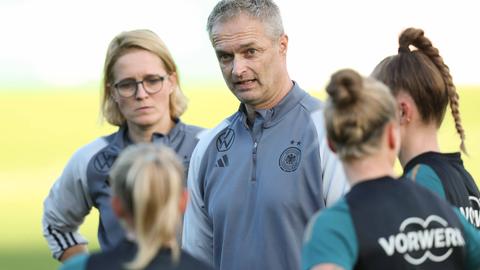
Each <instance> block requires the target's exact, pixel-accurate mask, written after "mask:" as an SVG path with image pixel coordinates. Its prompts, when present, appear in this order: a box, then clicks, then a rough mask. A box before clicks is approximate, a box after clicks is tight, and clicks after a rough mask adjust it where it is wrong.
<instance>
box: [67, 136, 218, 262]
mask: <svg viewBox="0 0 480 270" xmlns="http://www.w3.org/2000/svg"><path fill="white" fill-rule="evenodd" d="M183 171H184V170H183V168H182V164H181V163H180V161H179V159H178V157H176V156H175V153H174V152H173V151H172V150H171V149H169V148H166V147H163V146H156V145H153V144H150V143H149V144H146V143H140V144H136V145H131V146H129V147H127V148H126V149H125V150H124V151H123V152H122V153H121V154H120V156H119V157H118V159H117V160H116V161H115V163H114V165H113V166H112V169H111V170H110V177H109V179H110V184H111V185H112V199H111V204H112V209H113V212H114V213H115V215H116V216H117V217H118V218H119V220H121V221H122V222H121V223H122V225H123V226H124V228H125V230H126V231H127V234H126V237H125V238H124V239H123V240H122V241H121V242H120V243H119V244H118V245H117V246H115V247H114V248H113V249H111V250H109V251H105V252H100V253H94V254H92V255H90V256H88V255H79V256H75V257H74V258H72V259H70V260H68V261H67V262H66V263H65V264H64V265H63V266H62V267H61V269H62V270H81V269H92V270H93V269H170V270H174V269H175V270H183V269H184V270H187V269H195V270H207V269H210V268H209V267H208V266H206V265H205V264H204V263H201V262H199V261H197V260H196V259H194V258H193V257H192V256H190V255H189V254H187V253H185V252H183V251H181V250H180V247H179V244H178V242H177V239H176V236H177V233H178V232H179V230H180V224H181V218H182V213H183V212H184V210H185V206H186V203H187V191H186V189H185V188H184V183H183V179H184V172H183Z"/></svg>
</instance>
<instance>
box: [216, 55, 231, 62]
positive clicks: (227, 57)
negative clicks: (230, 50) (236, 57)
mask: <svg viewBox="0 0 480 270" xmlns="http://www.w3.org/2000/svg"><path fill="white" fill-rule="evenodd" d="M218 59H219V60H220V61H222V62H227V61H229V60H231V59H232V56H231V55H229V54H222V55H220V56H219V57H218Z"/></svg>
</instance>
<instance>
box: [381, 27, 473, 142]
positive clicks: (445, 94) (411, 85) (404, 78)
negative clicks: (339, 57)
mask: <svg viewBox="0 0 480 270" xmlns="http://www.w3.org/2000/svg"><path fill="white" fill-rule="evenodd" d="M398 43H399V48H398V54H397V55H393V56H390V57H387V58H385V59H384V60H383V61H382V62H380V63H379V64H378V65H377V67H376V68H375V70H374V71H373V73H372V76H373V77H375V78H376V79H378V80H380V81H382V82H383V83H385V84H386V85H387V86H388V87H390V89H391V90H392V92H393V94H394V95H396V94H397V93H398V92H399V91H405V92H406V93H408V94H409V95H410V96H411V97H412V98H413V100H414V101H415V104H416V106H417V109H418V111H419V113H420V116H421V119H422V121H423V122H424V123H427V124H428V123H431V122H434V123H435V124H436V126H437V128H438V127H440V125H441V123H442V121H443V118H444V116H445V111H446V108H447V105H448V103H449V102H450V107H451V110H452V115H453V118H454V120H455V125H456V129H457V132H458V134H459V135H460V138H461V140H462V143H461V149H462V150H465V147H464V138H465V134H464V130H463V127H462V125H461V119H460V113H459V103H458V93H457V91H456V88H455V85H454V84H453V81H452V76H451V75H450V70H449V68H448V66H447V65H446V64H445V63H444V61H443V58H442V57H441V56H440V54H439V51H438V49H437V48H435V47H434V46H433V45H432V42H431V41H430V40H429V39H428V38H427V37H425V36H424V32H423V30H421V29H416V28H408V29H406V30H404V31H403V32H402V33H401V34H400V37H399V40H398ZM410 46H413V47H415V48H416V50H413V51H412V50H410Z"/></svg>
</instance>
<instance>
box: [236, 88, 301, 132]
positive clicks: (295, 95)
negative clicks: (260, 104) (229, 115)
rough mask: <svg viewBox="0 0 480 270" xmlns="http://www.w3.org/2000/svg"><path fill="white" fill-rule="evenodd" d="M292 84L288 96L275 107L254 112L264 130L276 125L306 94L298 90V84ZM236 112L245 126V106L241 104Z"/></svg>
mask: <svg viewBox="0 0 480 270" xmlns="http://www.w3.org/2000/svg"><path fill="white" fill-rule="evenodd" d="M292 82H293V86H292V88H291V89H290V90H289V92H288V94H287V95H286V96H285V97H284V98H283V99H282V100H281V101H280V102H279V103H278V104H277V105H275V106H273V107H272V108H270V109H264V110H256V111H255V112H256V114H257V116H256V117H260V118H261V120H262V121H263V122H264V123H263V126H264V127H265V128H268V127H271V126H273V125H275V124H276V123H278V122H279V121H280V120H282V119H283V117H284V116H285V115H286V114H287V113H288V112H289V111H291V110H292V109H293V108H294V107H295V106H296V105H297V104H298V103H299V102H300V101H301V100H302V99H303V98H304V97H305V96H306V94H307V93H306V92H305V91H304V90H303V89H301V88H300V86H299V85H298V83H296V82H295V81H292ZM238 111H239V112H240V113H241V115H242V117H243V119H242V120H243V121H244V122H245V124H246V121H247V109H246V108H245V104H244V103H241V104H240V107H239V109H238Z"/></svg>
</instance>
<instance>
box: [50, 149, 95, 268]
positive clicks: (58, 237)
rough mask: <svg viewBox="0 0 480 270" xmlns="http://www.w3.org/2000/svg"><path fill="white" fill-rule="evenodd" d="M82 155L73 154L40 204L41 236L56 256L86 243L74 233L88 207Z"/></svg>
mask: <svg viewBox="0 0 480 270" xmlns="http://www.w3.org/2000/svg"><path fill="white" fill-rule="evenodd" d="M84 154H85V153H83V152H82V151H78V152H77V153H75V155H74V156H73V157H72V158H71V159H70V161H69V162H68V164H67V166H66V167H65V169H64V170H63V172H62V174H61V176H60V177H59V178H58V179H57V180H56V181H55V183H54V184H53V186H52V188H51V189H50V192H49V194H48V196H47V198H46V199H45V200H44V203H43V217H42V227H43V235H44V237H45V239H46V240H47V242H48V246H49V248H50V250H51V252H52V255H53V257H54V258H56V259H60V257H61V256H62V254H63V252H64V251H65V250H66V249H67V248H69V247H71V246H75V245H78V244H86V243H87V241H86V239H85V238H84V237H83V236H82V235H80V234H79V232H78V227H79V226H80V225H81V224H82V223H83V221H84V218H85V216H86V215H88V213H89V212H90V209H91V207H92V202H91V199H90V197H89V195H88V188H87V181H86V166H87V163H88V160H89V158H88V157H85V155H84Z"/></svg>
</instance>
